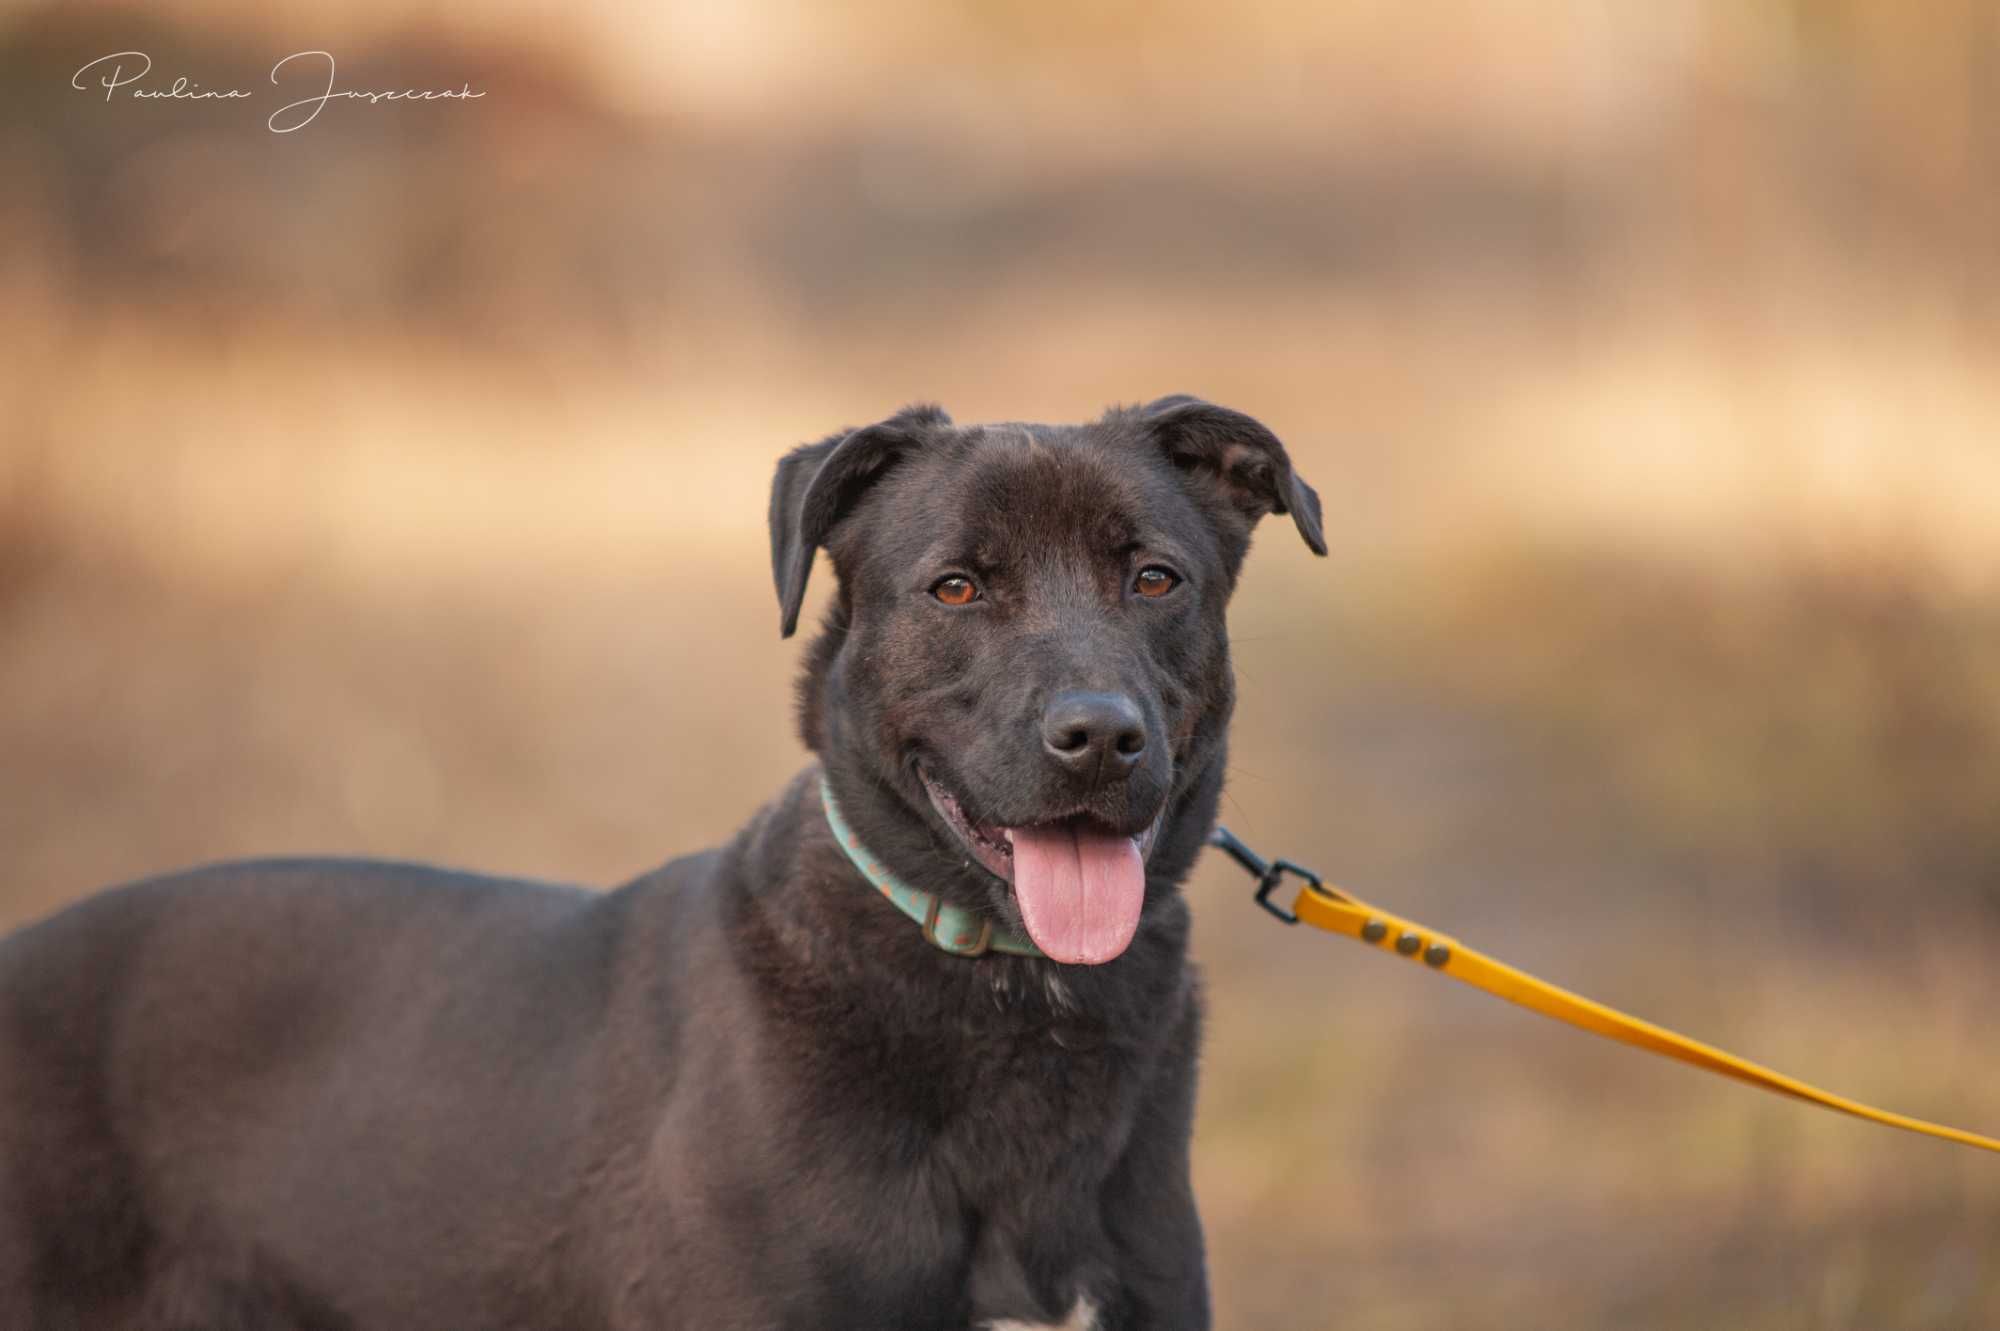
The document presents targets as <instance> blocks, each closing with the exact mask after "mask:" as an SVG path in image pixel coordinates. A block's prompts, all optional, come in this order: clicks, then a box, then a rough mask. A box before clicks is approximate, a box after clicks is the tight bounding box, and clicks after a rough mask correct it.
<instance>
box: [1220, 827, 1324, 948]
mask: <svg viewBox="0 0 2000 1331" xmlns="http://www.w3.org/2000/svg"><path fill="white" fill-rule="evenodd" d="M1208 844H1209V845H1211V846H1214V847H1215V848H1216V849H1218V850H1220V851H1221V852H1222V853H1223V854H1225V855H1227V856H1229V858H1230V859H1232V860H1235V861H1236V862H1237V863H1238V864H1240V865H1242V866H1243V867H1244V868H1245V869H1247V870H1249V871H1250V873H1252V874H1254V875H1255V876H1256V879H1257V897H1256V900H1257V904H1258V905H1260V906H1262V907H1263V908H1264V909H1265V910H1267V911H1269V912H1271V914H1273V915H1275V916H1277V917H1278V918H1279V919H1281V920H1283V921H1284V922H1285V923H1286V924H1297V923H1298V922H1299V917H1298V916H1296V915H1294V914H1293V913H1292V912H1291V911H1289V910H1287V909H1286V908H1285V907H1283V906H1281V905H1279V904H1278V903H1277V902H1275V901H1273V900H1271V893H1272V892H1273V891H1275V890H1276V889H1277V886H1278V884H1279V883H1281V882H1283V881H1284V880H1285V875H1286V874H1288V873H1290V874H1297V875H1298V876H1299V877H1300V878H1303V879H1305V880H1306V882H1307V883H1309V884H1311V885H1312V886H1314V887H1318V888H1324V884H1322V883H1321V882H1320V877H1319V875H1318V874H1316V873H1314V872H1313V871H1312V870H1311V869H1308V868H1306V867H1305V866H1304V865H1303V864H1293V863H1292V862H1291V861H1290V860H1267V859H1265V858H1264V857H1263V856H1262V855H1259V854H1258V853H1257V852H1256V851H1254V850H1252V849H1250V847H1248V846H1246V845H1244V844H1243V842H1242V840H1241V839H1240V838H1239V837H1238V836H1237V835H1236V834H1235V833H1234V832H1232V831H1230V830H1229V829H1228V828H1226V827H1223V826H1221V825H1219V824H1218V825H1217V827H1216V829H1215V831H1213V832H1212V833H1210V834H1209V838H1208Z"/></svg>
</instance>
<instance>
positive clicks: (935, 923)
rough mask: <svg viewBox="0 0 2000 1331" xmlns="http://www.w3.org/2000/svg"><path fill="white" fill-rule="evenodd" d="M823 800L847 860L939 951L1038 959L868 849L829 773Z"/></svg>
mask: <svg viewBox="0 0 2000 1331" xmlns="http://www.w3.org/2000/svg"><path fill="white" fill-rule="evenodd" d="M819 802H820V805H821V807H823V808H824V809H825V810H826V825H827V826H828V827H830V828H832V829H833V839H834V840H835V841H838V842H839V843H840V848H841V849H842V850H844V851H846V852H847V858H848V859H850V860H853V861H854V867H855V868H857V869H859V870H861V876H862V877H863V878H866V879H867V880H868V881H869V882H871V883H873V884H874V885H875V890H876V891H878V892H880V893H881V894H882V895H883V896H885V897H887V898H888V899H889V900H890V901H891V902H892V903H893V904H894V905H895V907H896V909H897V910H899V911H901V912H903V914H905V915H907V916H909V917H910V918H911V919H913V920H915V921H916V922H917V923H918V924H921V925H923V926H924V941H925V942H927V943H929V944H930V945H931V946H932V947H934V948H936V949H938V951H940V952H949V953H951V955H953V956H954V957H977V956H980V955H982V954H984V953H985V952H987V951H988V950H989V949H990V950H992V951H994V952H1011V953H1013V954H1014V955H1015V956H1017V957H1039V956H1041V955H1042V950H1041V949H1040V948H1038V947H1036V946H1035V945H1034V944H1033V943H1031V942H1029V941H1028V940H1027V939H1025V938H1023V937H1021V936H1020V935H1019V934H1017V933H1015V932H1014V931H1013V930H1011V929H996V928H994V927H993V921H991V920H989V919H987V918H985V917H984V916H982V915H978V914H975V913H974V912H972V911H969V910H967V909H965V907H963V906H954V905H952V904H951V903H950V902H948V901H946V900H945V899H944V898H943V897H941V896H939V895H938V894H937V893H935V892H925V891H923V890H922V889H921V888H915V887H911V886H910V885H909V884H908V883H906V882H904V881H903V880H902V879H900V878H898V877H896V875H895V874H892V873H890V872H889V870H888V869H887V868H886V867H885V866H884V865H883V864H882V862H881V861H880V860H878V859H876V858H875V857H874V856H873V855H870V854H869V853H868V848H867V847H866V846H864V845H862V844H861V838H860V837H858V836H856V835H855V834H854V829H853V828H851V827H849V826H848V825H847V820H846V819H845V818H843V817H841V816H840V806H839V805H837V804H835V803H834V802H833V788H832V787H831V786H829V785H828V784H827V782H826V778H825V777H824V776H822V777H820V779H819Z"/></svg>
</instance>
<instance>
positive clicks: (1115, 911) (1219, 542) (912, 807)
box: [771, 397, 1326, 962]
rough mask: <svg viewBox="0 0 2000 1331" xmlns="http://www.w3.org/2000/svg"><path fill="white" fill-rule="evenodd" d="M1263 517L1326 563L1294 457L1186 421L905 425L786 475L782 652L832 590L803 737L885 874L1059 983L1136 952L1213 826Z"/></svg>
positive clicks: (779, 497)
mask: <svg viewBox="0 0 2000 1331" xmlns="http://www.w3.org/2000/svg"><path fill="white" fill-rule="evenodd" d="M1266 513H1289V514H1290V515H1291V517H1292V520H1293V521H1294V522H1295V523H1296V524H1297V526H1298V530H1299V534H1300V535H1301V536H1303V537H1304V538H1305V541H1306V544H1307V545H1309V546H1311V547H1312V549H1313V551H1314V552H1315V553H1317V554H1322V555H1323V554H1325V553H1326V543H1325V540H1324V538H1323V536H1322V535H1321V531H1320V508H1319V497H1318V496H1317V495H1316V494H1315V493H1314V492H1313V489H1312V487H1311V486H1309V485H1307V484H1306V483H1305V481H1304V480H1303V479H1301V478H1300V477H1299V476H1298V475H1297V474H1296V473H1295V472H1294V471H1293V470H1292V465H1291V461H1290V459H1289V458H1288V457H1287V456H1286V454H1285V449H1284V446H1283V445H1282V444H1280V443H1279V442H1278V439H1277V437H1276V436H1275V435H1273V434H1272V433H1271V432H1270V431H1269V430H1268V429H1266V428H1265V427H1264V426H1262V425H1260V424H1258V423H1257V422H1256V421H1254V420H1252V419H1251V418H1250V417H1248V416H1245V415H1243V414H1242V413H1240V412H1235V411H1230V410H1228V409H1226V408H1223V407H1217V406H1213V405H1210V404H1209V403H1206V402H1202V401H1200V400H1198V399H1195V398H1190V397H1170V398H1163V399H1161V400H1160V401H1158V402H1154V403H1152V404H1151V405H1149V406H1146V407H1141V408H1131V409H1118V410H1113V411H1111V412H1108V413H1106V414H1105V416H1104V417H1103V418H1102V419H1101V420H1098V421H1095V422H1093V423H1091V424H1087V425H1074V426H1050V425H1024V424H1005V425H981V426H971V427H965V428H960V427H956V426H954V425H953V424H952V422H951V418H950V417H948V416H946V415H945V413H944V412H943V411H941V410H939V409H938V408H936V407H930V406H919V407H911V408H908V409H906V410H904V411H901V412H898V413H897V414H896V415H894V416H891V417H890V418H889V419H887V420H885V421H882V422H880V423H878V424H875V425H870V426H866V427H864V428H862V429H859V430H854V431H851V432H845V433H842V434H838V435H833V436H830V437H829V438H827V439H824V440H822V441H820V442H819V443H816V444H809V445H807V446H805V447H803V448H800V449H797V450H795V451H794V452H793V453H791V454H790V455H789V456H787V457H786V458H785V459H784V460H783V461H782V462H780V463H779V465H778V475H777V481H776V483H775V485H774V486H773V489H772V495H771V555H772V563H773V567H774V572H775V574H776V577H777V584H778V599H779V602H780V605H781V607H782V616H781V625H782V628H783V631H784V633H785V634H787V635H789V634H790V633H791V632H792V631H793V629H794V628H795V627H796V626H797V623H798V615H799V606H800V603H801V601H802V600H803V599H804V596H805V589H806V579H807V576H808V575H809V573H810V572H811V569H812V563H813V555H814V552H815V551H816V550H818V549H820V548H824V549H826V550H827V551H828V553H829V554H830V555H831V556H832V559H833V564H834V568H835V570H836V572H837V573H838V575H839V580H840V589H839V596H838V599H837V600H836V602H835V603H834V605H833V607H832V608H831V609H830V610H829V612H828V614H827V618H826V625H825V632H824V634H823V635H822V637H821V638H820V639H819V641H818V642H817V643H816V644H815V645H814V648H813V651H812V653H811V654H810V657H809V659H808V665H807V670H806V675H805V678H804V679H803V681H802V682H801V688H800V716H801V723H802V729H803V732H804V738H805V741H806V743H807V745H808V746H809V747H811V748H813V749H815V750H817V751H818V752H819V753H820V754H821V756H822V758H823V760H824V761H825V763H826V766H827V769H828V772H829V774H830V776H831V777H832V778H833V779H834V782H835V786H836V789H837V790H838V791H840V792H841V793H842V794H843V801H842V802H843V804H844V805H847V804H852V805H856V806H857V808H855V809H853V810H850V816H851V817H852V818H853V819H854V821H855V822H856V825H857V829H858V830H859V831H860V833H861V835H862V837H863V839H864V840H865V841H867V842H868V843H869V845H870V847H871V849H872V850H874V851H875V852H876V853H877V854H878V855H880V856H882V857H883V858H885V859H887V860H888V861H889V862H890V863H892V864H900V865H901V866H903V867H904V868H905V869H906V870H908V869H910V868H912V867H915V868H916V869H918V870H919V872H917V873H916V874H914V875H913V876H914V877H915V878H916V880H917V881H919V882H921V883H922V884H923V885H924V886H927V887H932V888H934V889H936V890H941V891H943V892H945V893H946V895H948V896H953V897H957V898H961V899H963V898H968V897H973V898H983V901H982V902H981V904H984V905H985V906H987V907H988V908H989V909H991V910H995V911H998V912H1000V913H1001V917H1002V918H1003V919H1007V918H1008V917H1009V916H1010V915H1011V914H1012V913H1014V912H1018V914H1019V918H1020V920H1021V922H1022V923H1023V924H1024V925H1025V926H1026V928H1027V931H1028V933H1029V935H1030V936H1031V937H1032V938H1033V939H1034V940H1035V942H1036V944H1037V946H1039V947H1040V948H1041V949H1042V951H1043V952H1045V953H1047V954H1048V955H1049V956H1050V957H1052V958H1055V959H1056V960H1058V961H1066V962H1102V961H1108V960H1110V959H1111V958H1112V957H1115V956H1117V955H1118V954H1119V953H1120V952H1122V951H1123V950H1124V949H1125V947H1126V945H1127V944H1128V943H1129V942H1130V941H1131V938H1132V935H1133V932H1134V930H1135V929H1136V928H1137V926H1138V922H1139V918H1140V914H1141V912H1142V910H1143V908H1144V904H1145V899H1146V883H1147V878H1148V876H1149V875H1148V872H1147V864H1148V859H1149V857H1152V859H1153V861H1154V867H1155V869H1164V870H1165V871H1166V872H1164V873H1158V872H1156V873H1154V874H1153V875H1151V876H1152V877H1154V878H1155V879H1156V880H1165V881H1166V882H1168V883H1171V881H1173V880H1176V879H1178V877H1179V875H1180V874H1181V873H1182V872H1184V871H1185V869H1186V867H1187V863H1188V862H1189V861H1190V860H1191V859H1192V857H1193V854H1194V852H1195V850H1196V848H1198V846H1199V842H1200V839H1201V837H1202V836H1203V835H1204V834H1205V833H1206V831H1207V827H1208V823H1209V821H1210V820H1211V819H1212V818H1213V816H1214V804H1215V799H1216V794H1217V791H1218V790H1219V787H1220V781H1221V765H1222V741H1223V733H1224V729H1225V727H1226V724H1227V721H1228V718H1229V713H1230V709H1231V706H1232V704H1233V701H1234V691H1233V685H1232V681H1231V675H1230V668H1229V647H1228V638H1227V634H1226V631H1225V626H1224V612H1225V609H1226V607H1227V604H1228V601H1229V595H1230V592H1231V590H1232V589H1233V588H1234V586H1235V583H1236V576H1237V572H1238V570H1239V569H1240V568H1241V566H1242V563H1243V557H1244V555H1245V553H1246V552H1247V551H1248V549H1249V545H1250V532H1251V528H1252V527H1253V525H1254V524H1255V523H1256V521H1257V519H1258V518H1260V517H1261V516H1263V515H1264V514H1266ZM849 790H852V791H854V792H855V796H854V797H848V796H847V792H848V791H849ZM864 793H866V795H867V796H868V797H867V798H862V797H861V796H863V794H864ZM869 810H873V811H874V812H873V813H871V812H869ZM1190 815H1192V816H1190ZM1163 833H1164V835H1163ZM1010 888H1011V891H1010V890H1009V889H1010Z"/></svg>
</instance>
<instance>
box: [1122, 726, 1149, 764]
mask: <svg viewBox="0 0 2000 1331" xmlns="http://www.w3.org/2000/svg"><path fill="white" fill-rule="evenodd" d="M1145 748H1146V732H1145V731H1143V730H1128V731H1126V732H1125V733H1124V734H1122V735H1120V736H1119V737H1118V752H1120V753H1122V754H1124V755H1125V756H1126V757H1127V758H1130V757H1132V756H1133V755H1134V754H1137V753H1142V752H1144V751H1145Z"/></svg>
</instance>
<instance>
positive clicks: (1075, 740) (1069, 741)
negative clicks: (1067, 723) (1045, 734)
mask: <svg viewBox="0 0 2000 1331" xmlns="http://www.w3.org/2000/svg"><path fill="white" fill-rule="evenodd" d="M1054 743H1055V746H1056V747H1057V748H1058V749H1061V750H1062V751H1063V752H1064V753H1075V752H1076V751H1077V750H1079V749H1081V748H1082V747H1083V746H1084V745H1086V744H1088V743H1090V732H1089V731H1088V730H1085V729H1083V728H1082V727H1077V728H1076V729H1073V730H1065V731H1063V732H1062V733H1061V734H1060V735H1057V736H1056V737H1055V741H1054Z"/></svg>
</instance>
